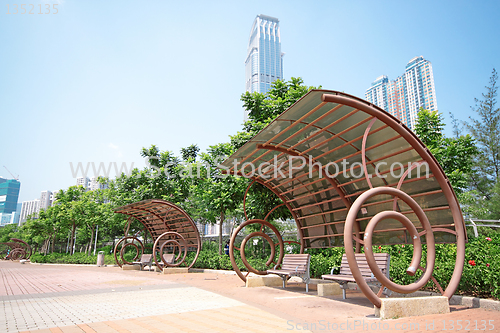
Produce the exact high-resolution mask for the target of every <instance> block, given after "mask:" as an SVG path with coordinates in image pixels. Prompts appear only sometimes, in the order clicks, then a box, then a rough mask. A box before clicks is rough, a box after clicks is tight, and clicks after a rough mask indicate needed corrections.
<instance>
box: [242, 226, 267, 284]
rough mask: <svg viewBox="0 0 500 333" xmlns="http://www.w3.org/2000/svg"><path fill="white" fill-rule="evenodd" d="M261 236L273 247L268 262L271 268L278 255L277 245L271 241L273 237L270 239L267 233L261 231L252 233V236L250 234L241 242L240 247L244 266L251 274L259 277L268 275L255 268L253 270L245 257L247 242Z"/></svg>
mask: <svg viewBox="0 0 500 333" xmlns="http://www.w3.org/2000/svg"><path fill="white" fill-rule="evenodd" d="M259 236H260V237H262V238H264V239H265V240H267V242H268V243H269V245H271V254H270V256H269V260H268V261H267V262H266V266H269V265H270V264H271V263H272V262H273V260H274V256H275V255H276V247H275V244H274V242H273V240H272V239H271V237H269V236H268V235H266V234H265V233H263V232H260V231H255V232H252V233H251V234H249V235H248V236H246V237H245V238H244V239H243V241H242V242H241V246H240V256H241V261H243V265H245V267H246V268H248V270H249V271H250V272H252V273H255V274H258V275H266V274H267V272H266V271H259V270H256V269H255V268H253V267H252V266H251V265H250V264H249V263H248V261H247V258H246V256H245V245H246V244H247V242H248V241H249V240H250V239H251V238H254V237H259Z"/></svg>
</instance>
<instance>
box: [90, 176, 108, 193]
mask: <svg viewBox="0 0 500 333" xmlns="http://www.w3.org/2000/svg"><path fill="white" fill-rule="evenodd" d="M106 188H108V185H107V184H101V183H99V177H92V178H90V181H89V187H88V188H87V189H88V190H89V191H94V190H104V189H106Z"/></svg>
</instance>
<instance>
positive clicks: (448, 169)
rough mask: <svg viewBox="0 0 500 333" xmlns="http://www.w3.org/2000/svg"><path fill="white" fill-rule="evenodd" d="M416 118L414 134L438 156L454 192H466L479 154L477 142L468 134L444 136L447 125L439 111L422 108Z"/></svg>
mask: <svg viewBox="0 0 500 333" xmlns="http://www.w3.org/2000/svg"><path fill="white" fill-rule="evenodd" d="M417 116H418V120H417V124H416V126H415V133H416V134H417V136H418V137H419V138H420V140H422V142H423V143H424V144H425V145H426V146H427V147H428V148H429V150H430V151H431V153H432V154H433V155H434V157H436V159H437V161H438V162H439V164H440V165H441V167H442V168H443V170H444V172H445V174H446V176H447V177H448V179H449V180H450V182H451V184H452V186H453V188H454V189H455V192H457V193H461V192H463V191H464V190H465V189H466V188H467V186H468V180H469V178H470V176H471V173H472V168H473V165H474V157H475V156H476V155H477V153H478V151H477V148H476V146H475V142H474V139H473V138H472V137H471V136H470V135H469V134H467V135H461V136H459V137H456V138H447V137H445V136H444V135H443V129H444V125H445V124H444V122H443V117H442V115H441V114H440V113H439V112H438V111H428V110H425V109H421V110H420V112H419V113H418V115H417Z"/></svg>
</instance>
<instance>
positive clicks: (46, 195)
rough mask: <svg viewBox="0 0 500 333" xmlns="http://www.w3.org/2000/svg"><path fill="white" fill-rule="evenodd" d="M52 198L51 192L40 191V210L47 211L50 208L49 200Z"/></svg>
mask: <svg viewBox="0 0 500 333" xmlns="http://www.w3.org/2000/svg"><path fill="white" fill-rule="evenodd" d="M51 197H52V192H51V191H42V195H40V209H47V208H49V207H50V205H51V202H50V198H51Z"/></svg>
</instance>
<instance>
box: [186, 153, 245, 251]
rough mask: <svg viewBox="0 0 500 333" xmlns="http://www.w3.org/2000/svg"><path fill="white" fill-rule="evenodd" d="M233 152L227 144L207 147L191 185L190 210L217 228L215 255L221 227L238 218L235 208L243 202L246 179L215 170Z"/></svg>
mask: <svg viewBox="0 0 500 333" xmlns="http://www.w3.org/2000/svg"><path fill="white" fill-rule="evenodd" d="M232 153H233V147H232V146H231V145H230V144H228V143H222V144H218V145H214V146H210V147H209V149H208V151H207V153H202V154H201V160H202V161H203V162H204V164H205V167H204V168H202V170H201V171H202V172H201V174H202V177H200V179H199V181H198V182H197V183H195V184H194V183H193V185H192V188H193V196H192V202H191V207H196V209H195V210H194V211H193V210H191V211H193V212H194V214H195V216H196V217H198V220H201V221H203V222H205V223H213V224H215V223H217V221H219V222H220V225H219V254H222V250H223V244H222V226H223V223H224V221H225V220H226V219H227V218H229V217H234V216H238V215H239V212H238V208H239V207H240V206H241V204H242V202H243V193H244V191H245V187H246V184H247V180H246V179H245V178H243V177H235V176H232V175H223V174H222V173H221V170H220V169H217V166H218V164H220V163H221V162H222V161H223V160H224V159H225V157H227V156H229V155H231V154H232Z"/></svg>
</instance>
